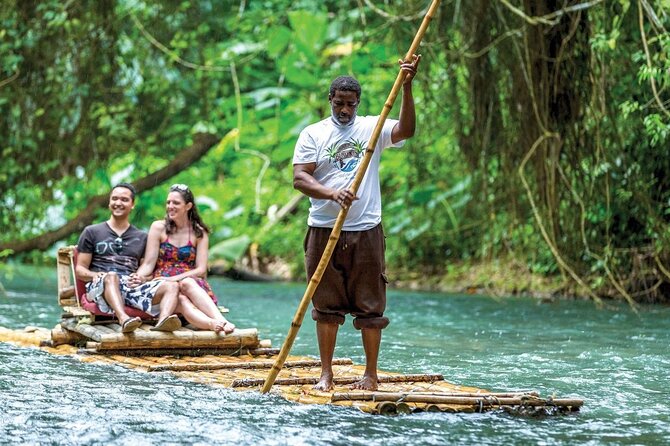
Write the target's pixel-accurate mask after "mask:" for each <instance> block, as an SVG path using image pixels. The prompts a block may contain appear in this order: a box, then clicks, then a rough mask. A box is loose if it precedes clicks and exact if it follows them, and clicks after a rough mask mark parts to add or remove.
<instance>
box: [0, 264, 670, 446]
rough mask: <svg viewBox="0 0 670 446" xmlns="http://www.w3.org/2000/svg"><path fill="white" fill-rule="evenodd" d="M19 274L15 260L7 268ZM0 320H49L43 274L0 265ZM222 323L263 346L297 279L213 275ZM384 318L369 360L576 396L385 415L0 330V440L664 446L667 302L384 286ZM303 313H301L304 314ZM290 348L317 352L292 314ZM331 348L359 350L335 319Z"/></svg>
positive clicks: (278, 336) (285, 322)
mask: <svg viewBox="0 0 670 446" xmlns="http://www.w3.org/2000/svg"><path fill="white" fill-rule="evenodd" d="M21 271H23V270H21ZM0 280H1V281H2V283H3V284H4V285H5V288H6V289H7V293H6V295H4V296H2V295H0V326H4V327H8V328H23V327H24V326H26V325H37V326H42V327H48V328H51V327H53V326H54V325H55V324H56V322H57V320H58V318H59V317H60V311H59V308H58V306H57V305H56V298H55V290H56V279H55V274H52V273H51V271H50V270H30V271H29V272H27V273H26V272H24V273H21V272H19V270H17V269H14V270H13V272H12V274H10V275H9V276H8V275H7V271H6V270H5V275H4V276H3V275H2V274H0ZM211 282H212V285H213V287H214V289H215V291H216V292H217V294H218V295H219V296H220V300H221V303H223V304H224V305H226V306H228V307H230V309H231V313H230V315H229V318H230V319H231V320H232V321H233V322H235V323H236V324H237V326H238V327H257V328H258V329H259V331H260V335H261V338H263V339H271V340H272V342H273V345H274V346H279V345H280V344H281V342H282V341H283V339H284V338H285V336H286V333H287V332H288V329H289V325H290V320H291V318H292V317H293V313H294V311H295V308H296V306H297V304H298V302H299V300H300V298H301V297H302V294H303V292H304V286H303V285H302V284H250V283H237V282H230V281H226V280H223V279H217V278H214V279H212V280H211ZM388 307H389V308H388V313H387V315H388V316H389V318H390V319H391V321H392V322H391V325H390V326H389V327H388V328H387V329H386V330H385V332H384V338H383V340H382V353H381V357H380V369H383V370H389V371H402V372H406V373H442V374H443V375H444V376H445V378H446V379H447V380H448V381H451V382H454V383H459V384H463V385H469V386H476V387H482V388H486V389H489V390H495V391H503V390H519V389H526V390H537V391H539V392H540V393H541V396H543V397H547V396H550V395H556V396H557V397H576V398H582V399H584V400H585V406H584V407H583V409H582V410H581V411H580V412H578V413H576V414H569V415H558V416H551V417H540V418H532V417H523V416H513V415H509V414H505V413H502V412H489V413H483V414H446V413H422V414H414V415H400V416H393V417H385V416H378V415H367V414H364V413H361V412H359V411H357V410H356V409H351V408H341V407H329V406H318V405H300V404H295V403H290V402H287V401H285V400H283V399H281V398H279V397H275V396H261V395H260V394H258V393H255V392H236V391H232V390H228V389H224V388H215V387H209V386H207V385H202V384H194V383H191V382H188V381H182V380H179V379H177V378H175V377H173V376H171V375H170V374H167V373H165V374H162V373H152V374H148V373H141V372H137V371H132V370H128V369H125V368H123V367H120V366H110V365H95V364H89V363H82V362H79V361H77V360H76V359H73V358H69V357H61V356H53V355H50V354H47V353H45V352H42V351H40V350H38V349H26V348H19V347H14V346H11V345H9V344H4V343H0V444H3V445H4V444H12V445H17V444H25V445H32V444H35V445H42V444H45V445H46V444H54V445H61V444H64V445H91V444H105V445H126V444H130V443H131V442H132V443H133V444H135V442H137V444H142V445H153V444H156V445H172V444H197V445H200V444H201V445H207V444H230V445H235V446H238V445H321V444H333V445H366V446H367V445H386V444H398V445H405V444H413V445H424V444H425V445H442V444H496V445H499V444H524V445H525V444H539V445H554V444H587V445H588V444H591V445H601V444H631V445H632V444H639V445H653V444H670V443H669V442H670V440H669V439H670V408H669V403H668V399H667V394H668V388H667V387H668V384H669V383H670V379H669V375H670V373H669V370H670V353H669V348H668V346H669V345H670V308H669V307H643V308H642V309H641V310H640V312H639V314H635V313H633V312H632V311H630V310H629V309H628V308H627V307H626V306H624V305H616V306H614V307H610V308H606V309H597V308H595V307H594V305H593V304H592V303H590V302H583V301H562V302H553V303H538V302H537V301H536V300H533V299H524V298H508V299H502V300H500V299H492V298H487V297H482V296H460V295H444V294H435V293H418V292H406V291H398V290H395V291H391V292H390V293H389V305H388ZM308 317H309V316H308ZM292 354H297V355H313V356H316V355H317V349H316V338H315V332H314V323H313V322H312V321H311V319H306V320H305V323H304V324H303V327H302V329H301V331H300V334H299V336H298V338H297V340H296V342H295V344H294V347H293V350H292ZM336 357H350V358H352V359H353V360H354V361H355V362H358V363H363V362H364V356H363V352H362V348H361V346H360V336H359V333H358V332H356V331H355V330H354V329H353V327H352V326H351V322H350V320H349V319H348V320H347V323H346V324H345V325H344V326H343V327H342V328H341V329H340V333H339V337H338V346H337V350H336Z"/></svg>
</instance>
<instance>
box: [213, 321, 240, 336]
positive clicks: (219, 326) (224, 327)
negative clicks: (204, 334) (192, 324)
mask: <svg viewBox="0 0 670 446" xmlns="http://www.w3.org/2000/svg"><path fill="white" fill-rule="evenodd" d="M210 325H211V326H210V329H211V330H213V331H215V332H217V333H221V332H223V333H224V334H231V333H232V332H234V331H235V324H231V323H230V322H228V321H218V320H217V321H212V322H211V324H210Z"/></svg>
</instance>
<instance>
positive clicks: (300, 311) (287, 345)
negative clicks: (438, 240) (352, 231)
mask: <svg viewBox="0 0 670 446" xmlns="http://www.w3.org/2000/svg"><path fill="white" fill-rule="evenodd" d="M439 5H440V0H432V3H431V4H430V7H429V8H428V12H427V13H426V15H425V17H424V18H423V21H422V22H421V26H420V27H419V30H418V31H417V33H416V35H415V36H414V40H413V41H412V44H411V45H410V47H409V50H408V51H407V54H406V55H405V59H404V60H405V61H410V60H412V56H413V55H414V54H415V53H416V51H417V50H418V48H419V44H420V43H421V40H422V39H423V36H424V34H425V33H426V30H427V29H428V25H429V24H430V21H431V20H432V18H433V16H434V15H435V11H437V8H438V6H439ZM404 80H405V72H404V71H402V70H400V71H399V72H398V76H397V77H396V79H395V83H394V84H393V88H391V92H390V93H389V95H388V98H387V99H386V102H385V103H384V108H383V109H382V113H381V114H380V115H379V119H378V120H377V125H376V126H375V129H374V130H373V132H372V136H371V137H370V141H368V147H367V149H366V150H365V155H364V156H363V160H362V161H361V165H360V166H359V168H358V171H357V172H356V176H355V177H354V181H353V183H352V184H351V187H350V191H351V193H352V194H353V195H356V192H357V191H358V187H359V186H360V184H361V182H362V181H363V177H364V176H365V172H366V171H367V169H368V165H369V164H370V160H371V159H372V154H373V153H374V151H375V146H376V145H377V141H378V140H379V135H380V134H381V131H382V128H383V127H384V122H385V121H386V118H387V116H388V114H389V113H390V112H391V108H393V103H394V102H395V99H396V97H397V96H398V93H399V92H400V88H401V87H402V84H403V82H404ZM348 211H349V210H348V209H346V208H342V209H341V210H340V213H339V214H338V215H337V220H335V226H334V227H333V230H332V232H331V233H330V237H329V238H328V244H327V245H326V248H325V249H324V250H323V254H322V255H321V260H320V261H319V265H318V266H317V268H316V271H315V272H314V274H313V275H312V277H311V278H310V279H309V284H308V285H307V289H306V290H305V294H304V295H303V297H302V300H301V301H300V304H299V305H298V308H297V310H296V312H295V315H294V316H293V321H292V322H291V328H290V329H289V332H288V335H287V336H286V340H285V341H284V344H283V345H282V348H281V351H280V352H279V356H278V357H277V359H276V360H275V363H274V365H273V366H272V368H271V369H270V372H269V373H268V377H267V379H266V380H265V383H264V384H263V388H262V389H261V393H267V392H269V391H270V389H271V388H272V384H273V383H274V382H275V379H277V375H278V374H279V372H280V371H281V369H282V366H283V364H284V361H286V358H287V357H288V354H289V352H290V351H291V347H293V342H294V341H295V338H296V336H297V335H298V331H299V330H300V327H301V326H302V321H303V319H304V317H305V313H306V312H307V308H308V307H309V303H310V302H311V301H312V296H313V295H314V292H315V291H316V288H317V287H318V286H319V282H320V281H321V277H322V276H323V273H324V271H325V270H326V266H327V265H328V262H329V261H330V257H331V256H332V254H333V251H334V250H335V245H336V244H337V241H338V240H339V238H340V232H341V231H342V226H343V225H344V220H345V219H346V217H347V213H348Z"/></svg>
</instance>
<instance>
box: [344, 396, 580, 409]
mask: <svg viewBox="0 0 670 446" xmlns="http://www.w3.org/2000/svg"><path fill="white" fill-rule="evenodd" d="M375 394H376V395H375V396H374V398H368V397H367V396H361V397H360V398H351V397H349V398H346V399H347V400H353V401H379V402H393V403H395V402H405V403H429V404H457V405H464V406H483V407H490V406H534V407H538V406H557V407H575V408H576V407H581V406H582V405H583V404H584V401H583V400H580V399H574V398H557V399H552V398H548V399H543V398H538V397H535V396H528V395H523V396H508V397H496V396H489V395H486V394H482V395H481V396H476V397H474V396H441V395H412V394H397V393H388V394H385V393H384V392H375ZM335 395H336V394H334V395H333V397H332V398H333V399H332V401H340V400H339V399H335V398H336V396H335ZM399 396H400V398H399ZM338 398H339V397H338Z"/></svg>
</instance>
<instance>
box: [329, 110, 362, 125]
mask: <svg viewBox="0 0 670 446" xmlns="http://www.w3.org/2000/svg"><path fill="white" fill-rule="evenodd" d="M357 112H358V108H357V109H356V110H354V113H353V114H352V115H351V117H350V118H349V122H340V120H339V118H338V117H337V116H336V115H335V112H334V111H333V108H332V107H331V108H330V118H331V119H332V120H333V122H334V123H335V125H337V126H338V127H348V126H350V125H353V124H354V121H355V120H356V115H357Z"/></svg>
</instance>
